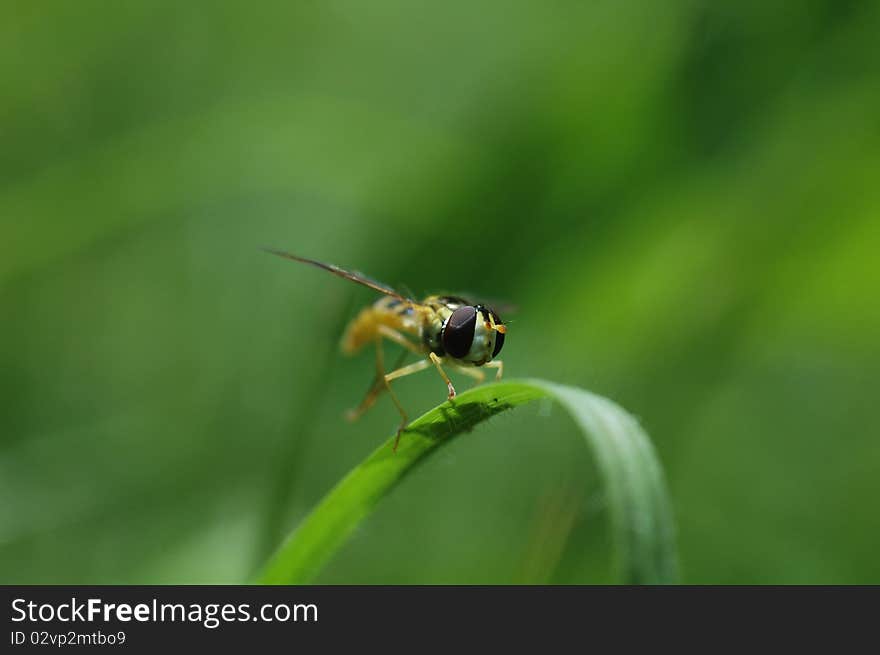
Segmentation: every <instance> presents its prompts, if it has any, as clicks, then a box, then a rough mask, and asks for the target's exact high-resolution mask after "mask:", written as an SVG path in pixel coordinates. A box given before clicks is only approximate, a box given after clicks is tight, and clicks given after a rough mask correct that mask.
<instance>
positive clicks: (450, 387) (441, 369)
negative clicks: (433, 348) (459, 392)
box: [429, 353, 455, 400]
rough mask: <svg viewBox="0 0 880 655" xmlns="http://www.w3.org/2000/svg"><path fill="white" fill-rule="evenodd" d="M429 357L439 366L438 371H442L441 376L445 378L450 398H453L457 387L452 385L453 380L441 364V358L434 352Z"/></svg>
mask: <svg viewBox="0 0 880 655" xmlns="http://www.w3.org/2000/svg"><path fill="white" fill-rule="evenodd" d="M429 357H430V358H431V361H432V362H433V363H434V366H436V367H437V372H438V373H440V377H441V378H443V381H444V382H445V383H446V388H447V389H448V390H449V400H452V399H453V398H455V387H453V386H452V380H450V379H449V376H448V375H446V371H444V370H443V367H442V366H441V365H440V358H439V357H437V355H435V354H434V353H431V354H430V355H429Z"/></svg>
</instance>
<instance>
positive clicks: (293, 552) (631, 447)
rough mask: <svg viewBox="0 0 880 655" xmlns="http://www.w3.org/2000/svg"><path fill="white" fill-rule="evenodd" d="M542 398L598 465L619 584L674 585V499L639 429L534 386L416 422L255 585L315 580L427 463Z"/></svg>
mask: <svg viewBox="0 0 880 655" xmlns="http://www.w3.org/2000/svg"><path fill="white" fill-rule="evenodd" d="M539 398H551V399H553V400H554V401H556V402H557V403H558V404H559V405H561V406H562V407H563V408H564V409H565V410H566V411H567V412H568V413H569V414H570V415H571V417H572V418H573V419H574V421H575V423H576V424H577V426H578V427H579V428H580V430H581V432H582V433H583V435H584V438H585V442H586V444H587V446H589V448H590V450H591V452H592V454H593V456H594V457H595V458H596V461H597V463H598V470H599V471H600V474H601V476H602V480H601V482H602V484H603V487H604V489H605V493H606V496H607V499H608V511H609V514H610V523H611V530H612V535H613V540H614V543H613V545H614V566H615V568H616V571H615V572H616V579H617V580H618V581H619V582H621V583H626V584H669V583H674V582H676V581H677V575H678V574H677V559H676V551H675V535H674V524H673V518H672V511H671V508H670V502H669V497H668V495H667V492H666V485H665V482H664V479H663V473H662V470H661V468H660V463H659V461H658V460H657V456H656V454H655V453H654V449H653V447H652V446H651V443H650V441H649V440H648V437H647V435H646V434H645V433H644V431H643V430H642V429H641V427H640V426H639V424H638V422H637V421H636V420H635V419H634V418H633V417H632V416H631V415H630V414H628V413H627V412H625V411H624V410H623V409H621V408H620V407H618V406H617V405H616V404H614V403H613V402H611V401H610V400H607V399H605V398H602V397H601V396H597V395H595V394H592V393H589V392H587V391H584V390H582V389H577V388H574V387H568V386H563V385H559V384H554V383H551V382H545V381H543V380H534V379H529V380H513V381H509V382H497V383H494V384H487V385H482V386H479V387H476V388H474V389H470V390H468V391H465V392H464V393H462V394H460V395H458V396H457V397H456V398H455V400H453V401H451V402H445V403H443V404H442V405H439V406H438V407H435V408H434V409H432V410H430V411H429V412H427V413H426V414H424V415H423V416H421V417H419V418H418V419H416V420H414V421H413V422H412V423H411V424H410V426H409V428H408V429H407V431H406V432H405V433H404V435H403V438H402V439H401V441H400V447H399V448H398V450H397V452H396V453H394V452H392V450H391V444H392V443H393V441H394V437H391V438H390V439H389V440H388V441H386V442H385V443H384V444H382V445H381V446H380V447H379V448H377V449H376V450H375V451H373V453H372V454H371V455H369V456H368V457H367V459H365V460H364V461H363V462H362V463H361V464H359V465H358V466H356V467H355V468H354V469H352V470H351V471H350V472H349V473H348V475H346V476H345V477H344V478H343V479H342V480H341V481H340V482H339V483H338V484H337V485H336V486H335V487H334V488H333V489H332V490H331V491H330V493H328V494H327V495H326V496H325V497H324V499H323V500H322V501H321V502H320V503H319V504H318V505H317V507H315V509H314V510H313V511H312V512H311V514H309V515H308V516H307V517H306V518H305V519H304V520H303V521H302V523H301V524H300V525H299V527H298V528H297V529H296V530H294V532H293V533H292V534H291V535H290V537H289V538H288V539H287V541H285V542H284V544H282V546H281V547H280V548H279V550H278V551H277V552H276V553H275V555H273V556H272V557H271V558H270V560H269V562H268V564H267V565H266V567H265V569H264V571H263V572H262V574H261V575H260V577H259V578H258V580H257V582H259V583H262V584H304V583H308V582H310V581H311V580H312V579H313V578H314V577H315V576H316V575H317V574H318V572H319V571H320V570H321V568H322V567H323V566H324V564H325V563H326V562H327V561H328V560H329V559H330V558H331V557H332V555H333V554H334V553H335V552H336V550H337V549H338V548H339V546H340V545H342V543H343V542H344V541H345V539H346V538H347V537H348V536H349V535H350V534H351V532H352V531H353V530H354V528H355V527H356V526H357V524H358V523H359V522H360V521H361V520H362V519H363V518H364V517H365V516H367V515H368V514H369V513H370V511H371V510H372V508H373V506H374V505H375V504H376V503H377V502H378V501H379V500H380V499H381V498H382V497H383V496H384V495H385V494H387V493H388V492H389V491H390V490H391V489H392V488H393V487H394V485H395V484H397V483H398V482H399V481H400V479H401V478H403V476H404V475H406V474H407V473H408V472H409V471H411V470H412V469H413V467H414V466H415V465H416V464H417V463H418V462H420V461H421V460H422V459H423V458H424V457H425V456H427V455H428V454H430V453H432V452H434V451H435V450H436V449H437V448H438V447H439V446H441V445H443V444H444V443H446V442H448V441H449V440H450V439H452V438H454V437H456V436H457V435H460V434H462V433H464V432H467V431H469V430H471V429H472V428H473V427H474V426H475V425H476V424H478V423H480V422H481V421H484V420H486V419H487V418H490V417H491V416H494V415H495V414H498V413H499V412H503V411H505V410H508V409H512V408H514V407H517V406H519V405H523V404H525V403H527V402H530V401H533V400H537V399H539Z"/></svg>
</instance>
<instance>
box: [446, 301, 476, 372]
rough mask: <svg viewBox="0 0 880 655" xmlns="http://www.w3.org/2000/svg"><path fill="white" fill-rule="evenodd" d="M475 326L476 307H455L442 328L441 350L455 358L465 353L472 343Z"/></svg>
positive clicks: (459, 357) (468, 350)
mask: <svg viewBox="0 0 880 655" xmlns="http://www.w3.org/2000/svg"><path fill="white" fill-rule="evenodd" d="M476 327H477V310H476V308H474V307H471V306H470V305H465V306H464V307H459V308H458V309H456V310H455V311H454V312H452V316H450V317H449V320H447V321H446V327H445V328H444V329H443V350H445V351H446V352H447V353H448V354H449V355H450V356H451V357H455V358H456V359H461V358H462V357H464V356H465V355H467V354H468V352H470V349H471V345H473V343H474V330H475V329H476Z"/></svg>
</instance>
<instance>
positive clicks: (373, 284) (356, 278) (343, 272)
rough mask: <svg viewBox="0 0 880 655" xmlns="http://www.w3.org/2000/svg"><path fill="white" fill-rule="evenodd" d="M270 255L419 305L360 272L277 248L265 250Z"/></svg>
mask: <svg viewBox="0 0 880 655" xmlns="http://www.w3.org/2000/svg"><path fill="white" fill-rule="evenodd" d="M263 250H265V251H266V252H268V253H271V254H273V255H277V256H278V257H283V258H284V259H289V260H291V261H294V262H301V263H303V264H309V265H311V266H316V267H317V268H321V269H324V270H325V271H329V272H330V273H333V274H334V275H338V276H339V277H342V278H345V279H346V280H351V281H352V282H357V283H358V284H362V285H363V286H365V287H368V288H370V289H373V290H374V291H378V292H379V293H384V294H385V295H386V296H391V297H392V298H397V299H398V300H400V301H401V302H405V303H409V304H412V305H417V304H418V303H417V302H415V301H414V300H413V299H411V298H407V297H406V296H404V295H402V294H400V293H398V292H397V291H395V290H394V289H392V288H391V287H389V286H388V285H387V284H383V283H381V282H379V281H377V280H373V279H372V278H369V277H367V276H366V275H364V274H363V273H359V272H358V271H349V270H347V269H344V268H341V267H339V266H336V265H335V264H326V263H324V262H319V261H316V260H314V259H307V258H305V257H299V256H297V255H294V254H291V253H289V252H285V251H284V250H277V249H275V248H263Z"/></svg>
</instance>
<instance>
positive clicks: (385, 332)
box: [376, 325, 425, 355]
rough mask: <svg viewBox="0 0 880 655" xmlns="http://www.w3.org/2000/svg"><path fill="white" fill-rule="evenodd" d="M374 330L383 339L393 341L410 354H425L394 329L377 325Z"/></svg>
mask: <svg viewBox="0 0 880 655" xmlns="http://www.w3.org/2000/svg"><path fill="white" fill-rule="evenodd" d="M376 329H377V331H378V332H379V334H381V335H382V336H383V337H385V338H386V339H390V340H391V341H393V342H394V343H396V344H398V345H400V346H403V347H404V348H406V349H407V350H409V351H410V352H414V353H415V354H416V355H424V354H425V353H424V351H423V350H422V349H421V348H419V347H418V346H417V345H416V344H414V343H413V342H412V341H410V340H409V339H407V338H406V337H405V336H403V335H402V334H401V333H400V332H398V331H397V330H394V329H392V328H390V327H388V326H387V325H379V327H378V328H376Z"/></svg>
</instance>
